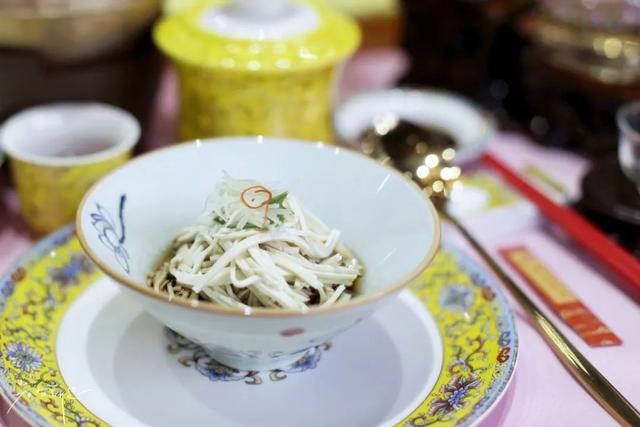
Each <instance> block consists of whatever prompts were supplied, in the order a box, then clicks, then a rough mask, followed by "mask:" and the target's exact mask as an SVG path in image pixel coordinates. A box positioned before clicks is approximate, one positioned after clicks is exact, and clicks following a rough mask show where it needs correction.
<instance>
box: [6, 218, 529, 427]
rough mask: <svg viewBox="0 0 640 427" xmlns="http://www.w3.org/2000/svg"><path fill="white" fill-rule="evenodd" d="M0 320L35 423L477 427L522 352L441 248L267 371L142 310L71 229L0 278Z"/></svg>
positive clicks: (469, 269) (480, 275)
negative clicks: (345, 326) (348, 325)
mask: <svg viewBox="0 0 640 427" xmlns="http://www.w3.org/2000/svg"><path fill="white" fill-rule="evenodd" d="M0 313H1V317H0V390H1V391H2V394H3V395H4V397H5V398H6V399H7V400H8V401H9V404H10V405H11V409H10V410H12V411H16V412H17V413H19V414H20V415H21V416H22V417H23V418H24V420H25V421H27V422H28V423H29V424H32V425H38V426H59V425H78V426H101V425H109V424H112V425H178V423H179V424H181V425H198V424H200V425H202V424H203V423H206V424H207V425H221V426H227V425H229V426H230V425H280V426H286V425H305V426H313V425H318V426H321V425H341V426H349V425H353V426H362V425H379V424H380V423H381V422H382V425H398V426H427V425H438V426H448V425H473V424H477V423H478V422H479V421H480V420H481V419H483V418H484V416H486V415H487V414H488V412H489V411H490V410H491V408H492V407H493V406H494V405H495V404H496V403H497V402H498V401H499V399H500V397H501V396H502V395H503V394H504V392H505V390H506V388H507V386H508V384H509V381H510V379H511V377H512V375H513V372H514V369H515V364H516V358H517V352H518V337H517V333H516V329H515V324H514V319H513V314H512V312H511V310H510V309H509V307H508V305H507V303H506V300H505V298H504V296H503V295H502V293H501V292H500V290H499V289H498V288H497V286H496V284H495V283H494V282H493V280H492V279H491V278H490V276H488V275H487V274H486V273H485V272H484V271H483V270H482V269H481V268H480V267H479V266H478V265H476V264H475V263H474V262H472V261H471V260H469V259H468V258H467V257H465V256H464V255H462V254H461V253H460V252H459V251H458V250H456V249H454V248H450V247H445V248H444V249H443V250H442V251H441V252H440V253H439V254H438V256H437V257H436V259H435V260H434V262H433V264H432V265H431V267H430V268H429V269H428V271H427V272H426V273H425V274H424V276H423V277H422V278H421V280H420V281H419V282H418V283H416V284H415V285H413V287H412V288H411V290H410V291H405V292H404V293H402V294H401V295H400V297H399V298H398V299H397V300H396V301H394V302H392V303H390V304H389V305H388V306H387V307H385V308H383V309H381V310H380V311H379V312H378V313H376V314H375V315H374V316H373V318H371V319H369V320H367V321H365V322H362V323H361V324H359V325H357V326H356V327H354V329H353V330H352V331H349V332H347V333H345V334H344V336H340V337H338V338H336V339H335V341H334V342H332V343H325V344H323V345H321V346H318V347H316V348H313V349H311V350H310V351H308V352H307V353H306V354H305V355H304V356H303V357H302V358H301V359H300V360H299V361H298V362H296V363H295V364H294V365H292V366H291V367H289V368H287V369H282V370H275V371H270V372H253V371H238V370H233V369H229V368H226V367H224V366H222V365H219V364H218V363H217V362H215V361H214V360H212V359H211V358H209V357H208V355H207V354H206V353H205V352H204V351H202V350H201V349H200V348H199V347H198V346H197V345H195V344H193V343H191V342H189V341H188V340H186V339H185V338H183V337H181V336H179V335H177V334H175V333H174V332H172V331H170V330H168V329H165V328H164V327H162V326H161V325H160V324H158V322H157V321H155V320H154V319H152V318H151V317H149V316H147V315H146V314H144V313H142V311H141V310H140V308H139V307H137V306H136V305H134V304H132V303H131V302H129V300H127V299H126V298H124V297H122V296H121V295H120V294H119V291H118V290H117V288H116V286H115V285H114V284H112V283H111V282H110V281H109V279H107V278H106V277H104V276H103V275H102V274H101V273H100V272H99V271H98V270H97V269H96V268H95V266H94V265H93V264H92V263H91V262H90V261H89V260H88V259H87V258H86V257H85V256H84V254H83V253H82V250H81V248H80V245H79V243H78V241H77V239H76V238H75V235H74V230H73V228H71V227H68V228H65V229H62V230H60V231H58V232H56V233H55V234H53V235H51V236H49V237H47V238H46V239H44V240H43V241H42V242H40V243H39V244H38V245H37V246H36V247H35V248H34V249H33V250H32V251H30V252H29V253H28V254H27V255H26V257H25V258H23V259H22V260H21V261H20V262H19V263H18V264H17V265H16V266H15V267H14V268H12V269H11V270H10V271H9V272H7V274H6V276H4V277H3V278H2V279H1V280H0ZM429 313H430V315H429Z"/></svg>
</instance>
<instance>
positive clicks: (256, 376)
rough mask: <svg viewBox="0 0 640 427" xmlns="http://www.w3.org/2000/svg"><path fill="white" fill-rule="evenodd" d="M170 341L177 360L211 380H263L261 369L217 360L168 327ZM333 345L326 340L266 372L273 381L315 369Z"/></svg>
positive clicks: (256, 381) (171, 351)
mask: <svg viewBox="0 0 640 427" xmlns="http://www.w3.org/2000/svg"><path fill="white" fill-rule="evenodd" d="M166 334H167V338H168V339H169V345H168V346H167V350H168V351H169V353H171V354H176V355H179V356H180V357H179V358H178V361H179V362H180V363H181V364H182V365H184V366H186V367H193V368H195V370H196V371H198V372H199V373H200V374H201V375H203V376H204V377H206V378H208V379H209V380H210V381H243V380H244V382H245V383H246V384H251V385H260V384H262V382H263V381H262V376H261V373H260V372H259V371H243V370H239V369H235V368H230V367H228V366H225V365H223V364H222V363H220V362H218V361H216V360H215V359H213V358H212V357H211V355H210V354H209V353H208V352H207V351H206V350H205V349H204V348H202V347H201V346H200V345H198V344H196V343H194V342H193V341H191V340H189V339H188V338H185V337H183V336H182V335H180V334H178V333H176V332H175V331H172V330H171V329H169V328H167V329H166ZM330 348H331V343H329V342H326V343H324V344H322V345H318V346H315V347H312V348H310V349H309V350H307V351H306V352H304V354H303V355H302V357H301V358H300V359H298V361H296V362H294V363H293V364H291V365H290V366H289V367H287V368H284V369H273V370H270V371H268V372H264V374H266V375H267V377H268V378H269V379H270V380H271V381H274V382H275V381H282V380H284V379H285V378H287V374H295V373H299V372H304V371H307V370H309V369H315V368H316V366H318V362H319V361H320V357H321V356H322V352H323V351H327V350H329V349H330Z"/></svg>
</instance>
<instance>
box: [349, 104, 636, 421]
mask: <svg viewBox="0 0 640 427" xmlns="http://www.w3.org/2000/svg"><path fill="white" fill-rule="evenodd" d="M373 124H374V126H373V128H372V129H370V130H368V131H367V132H366V133H365V134H364V135H363V138H362V141H363V142H362V147H361V148H362V150H363V151H364V152H365V153H367V154H369V155H371V156H373V157H375V158H377V159H378V160H381V161H385V160H391V162H392V163H393V164H394V165H395V166H396V167H397V168H398V169H399V170H401V171H403V172H404V173H405V174H406V175H407V176H409V177H410V178H412V179H414V180H415V181H416V182H417V183H418V184H419V185H420V186H421V187H422V188H423V189H424V190H425V192H426V193H427V194H429V196H431V200H432V201H433V202H434V204H435V205H436V207H437V208H438V212H439V213H440V214H441V215H442V217H444V218H446V219H448V220H449V222H451V224H453V225H454V226H455V227H456V228H457V229H458V230H459V231H460V233H461V234H462V235H463V236H464V237H465V238H466V239H467V241H468V242H469V243H470V244H471V246H473V248H474V249H475V250H476V251H477V252H478V253H479V254H480V256H481V257H482V258H483V259H484V261H485V262H486V263H487V264H488V265H489V266H490V267H491V268H492V269H493V271H494V272H495V273H496V275H497V276H498V277H499V278H500V280H502V282H503V283H504V285H505V287H506V288H507V290H508V291H509V293H511V296H513V298H514V299H515V300H516V301H517V302H518V304H520V306H521V307H522V308H523V309H524V311H525V312H526V313H527V315H528V316H529V319H530V320H531V323H532V324H533V326H534V327H535V328H536V329H537V330H538V332H539V333H540V335H542V337H543V338H544V339H545V341H546V342H547V344H548V345H549V347H551V349H552V350H553V352H554V353H555V355H556V356H557V357H558V359H560V361H561V362H562V364H563V365H564V366H565V367H566V368H567V369H568V370H569V372H570V373H571V374H572V375H573V377H574V378H575V379H576V380H578V382H579V383H580V384H581V385H582V386H583V387H584V389H585V390H586V391H587V392H588V393H589V394H590V395H591V397H593V398H594V399H595V400H596V401H597V402H598V403H599V404H600V405H601V406H602V407H603V408H604V409H605V410H606V411H607V412H609V414H611V416H612V417H613V418H615V420H616V421H618V422H619V423H620V424H621V425H624V426H630V427H633V426H640V413H639V412H638V410H637V409H636V408H634V407H633V405H631V403H629V401H628V400H627V399H625V397H624V396H623V395H622V394H621V393H620V392H619V391H618V390H617V389H616V388H615V387H614V386H613V385H612V384H611V383H610V382H609V381H607V379H606V378H605V377H604V376H603V375H602V374H601V373H600V372H599V371H598V369H596V367H595V366H593V365H592V364H591V363H590V362H589V360H588V359H587V358H586V357H585V356H584V355H583V354H582V353H580V351H578V349H577V348H575V347H574V346H573V344H571V342H570V341H569V340H568V339H567V338H566V337H565V336H564V335H563V334H562V333H561V332H560V331H559V330H558V328H557V327H556V326H555V325H554V324H553V323H552V322H551V321H550V320H549V318H548V317H547V316H546V315H545V314H544V313H543V312H542V311H541V310H540V308H538V306H537V305H536V304H535V303H534V302H533V301H532V300H531V299H529V297H528V296H527V295H526V294H525V293H524V292H522V290H520V288H519V287H518V285H516V283H515V282H514V281H513V280H511V278H510V277H509V276H508V275H507V273H505V271H504V270H503V269H502V267H500V266H499V265H498V264H497V263H496V261H495V260H494V259H493V258H492V256H491V255H490V254H489V253H488V252H487V251H486V250H485V249H484V248H483V247H482V245H481V244H480V243H479V242H478V241H477V240H476V239H475V238H474V237H473V236H472V235H471V233H470V232H469V231H468V230H467V228H466V227H465V226H464V225H463V224H462V223H461V222H460V221H458V220H457V219H456V218H455V217H454V216H452V215H450V214H449V213H447V210H446V202H447V200H448V199H449V197H450V195H451V192H452V189H454V187H455V185H456V182H457V180H458V178H459V177H460V173H461V171H460V168H458V167H457V166H454V165H453V163H452V161H453V160H454V158H455V154H456V151H455V150H456V146H455V141H454V140H453V139H451V138H449V139H448V140H447V138H445V137H443V135H442V132H441V131H439V130H437V129H427V128H420V127H418V126H416V125H414V124H411V123H408V122H403V121H401V120H399V119H398V118H397V117H395V116H393V115H388V116H384V117H380V118H378V119H376V120H375V121H374V123H373ZM445 136H446V135H445Z"/></svg>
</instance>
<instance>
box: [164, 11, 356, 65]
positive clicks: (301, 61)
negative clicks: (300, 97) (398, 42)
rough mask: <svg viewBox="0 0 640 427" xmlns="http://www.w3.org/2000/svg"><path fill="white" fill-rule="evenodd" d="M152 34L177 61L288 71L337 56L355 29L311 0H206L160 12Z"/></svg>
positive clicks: (351, 45) (348, 46)
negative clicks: (172, 11)
mask: <svg viewBox="0 0 640 427" xmlns="http://www.w3.org/2000/svg"><path fill="white" fill-rule="evenodd" d="M154 39H155V42H156V44H157V45H158V47H159V48H160V49H161V50H162V51H164V52H165V53H166V54H167V55H168V56H169V57H171V58H172V59H173V60H175V61H177V62H181V63H187V64H190V65H196V66H202V67H210V68H220V69H223V70H229V71H247V72H287V71H299V70H304V69H310V68H320V67H325V66H330V65H332V64H335V63H338V62H340V61H341V60H342V59H344V58H345V57H346V56H348V55H350V54H351V53H352V52H353V51H354V50H355V49H356V48H357V46H358V44H359V42H360V30H359V28H358V26H357V24H356V23H355V22H354V21H353V20H352V19H350V18H348V17H346V16H344V15H342V14H340V13H339V12H336V11H334V10H333V9H331V8H329V7H327V6H326V5H324V4H322V3H320V2H317V1H314V0H291V1H287V0H268V1H265V0H235V1H229V0H206V1H199V2H197V3H196V4H195V5H194V6H192V7H190V8H189V9H187V10H184V11H182V12H180V13H177V14H174V15H170V16H165V17H164V18H162V19H161V20H160V21H159V22H158V23H157V24H156V26H155V28H154Z"/></svg>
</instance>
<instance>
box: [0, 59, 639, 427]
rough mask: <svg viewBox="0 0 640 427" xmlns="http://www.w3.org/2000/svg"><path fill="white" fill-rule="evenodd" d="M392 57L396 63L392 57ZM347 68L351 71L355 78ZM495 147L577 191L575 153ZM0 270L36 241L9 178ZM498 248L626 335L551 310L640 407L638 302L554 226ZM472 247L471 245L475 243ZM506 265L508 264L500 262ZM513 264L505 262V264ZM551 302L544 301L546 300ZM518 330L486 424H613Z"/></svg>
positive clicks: (165, 110)
mask: <svg viewBox="0 0 640 427" xmlns="http://www.w3.org/2000/svg"><path fill="white" fill-rule="evenodd" d="M376 59H377V60H379V61H380V60H382V61H383V62H384V63H385V64H387V71H388V72H387V78H386V79H382V78H380V74H377V75H376V77H375V78H372V80H371V81H370V82H369V84H368V85H366V84H364V83H363V81H362V76H363V75H366V73H363V71H362V70H363V67H364V68H368V69H370V68H371V67H370V64H371V62H372V61H373V62H375V60H376ZM394 64H395V65H394ZM404 65H405V62H404V59H403V57H402V55H399V54H398V53H397V52H377V53H370V54H366V55H362V56H360V57H359V58H357V59H356V61H354V63H352V64H351V66H350V67H349V68H348V69H347V73H346V79H347V85H346V86H347V90H345V92H350V91H349V90H348V88H350V87H352V86H349V84H348V82H349V81H350V79H351V81H354V80H356V81H357V82H358V85H357V86H354V87H357V88H358V89H361V88H364V87H366V88H368V89H372V88H379V87H385V86H389V85H390V84H392V82H393V80H394V78H395V76H397V75H398V74H399V73H400V72H401V71H402V68H403V67H404ZM350 76H353V77H352V78H350ZM164 89H165V90H164V91H163V92H162V93H160V94H159V102H158V111H157V115H158V120H157V126H156V127H155V128H154V129H153V130H152V132H153V133H154V135H157V138H151V139H153V140H154V141H157V144H154V146H155V145H164V144H165V143H167V142H169V141H171V140H172V139H173V138H172V137H171V136H170V135H171V129H172V127H171V126H170V125H167V123H171V120H170V119H169V120H167V117H169V118H170V117H175V96H174V91H175V79H174V78H173V76H172V75H171V74H168V75H167V79H166V81H165V84H164ZM490 149H491V150H492V151H493V152H495V153H496V154H498V155H499V156H500V157H502V158H503V159H504V160H505V161H507V162H508V163H510V164H511V165H512V166H513V167H515V168H517V169H519V168H521V167H522V166H523V165H524V163H525V162H530V163H535V164H536V165H537V166H538V167H540V168H541V169H543V170H544V171H545V172H546V173H548V174H549V175H550V176H552V177H553V178H554V179H556V180H558V181H559V182H560V183H562V184H563V185H564V186H565V187H566V189H567V191H568V193H569V194H572V195H575V194H577V192H578V191H579V185H578V183H579V180H580V177H581V176H582V173H583V172H584V169H585V165H586V163H585V162H584V161H583V160H582V159H580V158H578V157H576V156H573V155H571V154H567V153H562V152H556V151H551V150H547V149H544V148H540V147H537V146H535V145H533V144H531V143H530V142H528V141H526V140H525V139H523V138H521V137H518V136H517V135H508V134H500V135H498V137H497V138H496V140H495V141H494V142H493V143H492V145H491V147H490ZM0 185H1V186H0V196H1V199H0V273H4V272H5V271H6V270H7V269H8V268H9V267H10V265H11V264H12V263H13V262H14V261H15V260H16V259H17V258H18V257H19V256H20V255H21V254H22V253H24V252H25V251H27V250H28V249H29V248H30V246H31V245H33V244H34V242H35V238H34V237H33V236H30V235H29V232H28V230H27V229H26V227H24V225H23V224H22V222H21V220H20V218H19V216H18V214H17V201H16V200H15V194H14V193H13V191H12V190H11V189H9V188H8V184H7V183H6V182H2V183H0ZM444 236H445V239H446V240H448V241H449V242H452V243H454V244H457V245H459V246H461V247H467V248H468V245H467V244H466V243H465V242H464V241H463V240H462V239H461V238H460V236H459V235H458V234H457V233H456V232H455V231H454V230H452V229H450V228H448V227H446V226H445V228H444ZM484 243H485V244H486V245H487V246H488V247H489V248H491V249H492V250H493V252H494V254H495V255H496V257H497V256H498V255H497V249H498V248H500V247H501V246H503V245H515V244H525V245H527V246H528V247H529V248H530V249H531V250H532V251H533V252H534V253H535V254H536V255H537V256H538V257H539V258H540V259H541V260H542V261H543V262H544V263H545V264H546V265H547V266H548V267H549V268H550V269H552V270H553V271H554V273H555V274H556V275H557V276H558V277H559V278H560V279H561V280H563V281H564V282H565V283H566V284H567V285H568V286H569V287H570V288H571V289H572V290H573V292H575V294H576V295H577V296H578V297H579V298H580V299H582V301H584V302H585V303H586V305H587V306H589V307H590V308H591V309H592V310H593V311H594V312H595V313H596V315H597V316H598V317H600V318H601V319H602V320H603V321H604V323H605V324H607V325H608V326H609V327H610V328H611V329H612V330H613V331H614V332H615V333H616V334H617V335H618V336H619V337H620V338H621V339H622V340H623V341H624V344H623V345H622V346H619V347H603V348H596V349H592V348H589V347H588V346H587V345H586V344H585V343H584V342H583V341H582V340H581V339H580V338H579V337H578V336H577V335H575V334H574V333H573V331H571V330H570V329H569V328H567V327H566V326H565V325H564V324H563V323H562V322H561V321H560V320H559V319H557V317H555V316H554V315H553V314H551V313H549V312H548V310H547V312H548V313H549V314H550V317H551V318H552V319H554V320H555V321H556V323H557V324H558V325H559V326H560V328H561V329H562V331H563V332H564V333H565V334H566V335H567V336H568V337H569V338H570V339H571V340H572V342H573V343H574V344H575V345H576V346H577V347H578V348H579V349H580V350H581V351H583V352H584V353H585V354H586V355H587V357H589V359H590V360H591V362H592V363H593V364H594V365H595V366H596V367H597V368H598V369H600V370H601V371H602V372H603V374H604V375H605V376H606V377H607V378H608V379H609V380H610V381H611V382H612V383H613V384H614V385H615V386H616V387H618V388H619V390H620V391H621V392H622V393H623V394H624V395H625V396H626V397H627V398H628V399H629V400H630V401H631V403H632V404H634V405H635V406H636V407H640V374H639V373H638V371H637V364H638V361H639V360H640V333H638V330H637V329H638V325H640V308H639V307H638V306H637V305H636V304H635V303H634V302H632V301H631V300H630V299H629V298H628V297H626V296H625V295H624V294H623V293H621V292H620V291H619V290H618V289H617V288H616V287H615V286H614V284H613V282H612V281H611V280H612V279H611V278H609V277H607V275H606V273H604V272H600V271H598V270H597V267H596V266H597V263H595V262H593V260H590V259H588V258H587V257H585V256H584V254H582V253H581V252H580V251H579V250H578V249H576V248H574V247H572V246H571V244H570V243H566V242H563V238H562V236H561V235H558V236H554V235H553V233H552V230H551V229H550V228H549V227H545V226H541V227H532V228H531V229H527V230H524V231H521V232H518V233H513V234H510V235H509V236H503V237H498V238H491V239H490V240H488V241H485V242H484ZM470 252H471V251H470ZM503 265H504V264H503ZM507 268H508V267H507ZM512 277H514V278H515V279H516V281H517V282H518V283H520V284H521V287H522V288H523V289H524V290H525V291H526V292H527V293H528V294H529V295H530V296H531V298H532V299H534V300H536V301H537V302H539V303H540V305H541V306H544V305H543V303H542V301H540V300H539V298H538V297H537V296H536V295H534V294H533V293H532V292H531V290H530V289H529V287H528V286H527V285H526V284H525V283H524V282H523V281H522V280H521V279H520V278H519V277H518V275H516V274H513V276H512ZM545 308H546V307H545ZM516 313H517V319H516V321H517V324H518V331H519V335H520V350H519V361H518V366H517V369H516V373H515V378H514V380H513V382H512V385H511V387H510V388H509V390H508V391H507V393H506V395H505V397H504V399H503V400H502V401H501V402H500V404H499V405H498V406H497V407H496V408H495V410H494V411H493V412H492V413H491V414H490V415H489V417H488V418H487V419H486V420H485V421H484V422H483V424H482V425H483V426H486V427H488V426H498V425H502V426H519V427H526V426H532V427H533V426H536V427H537V426H541V425H597V426H607V425H616V423H615V422H614V421H613V419H612V418H611V417H610V416H609V415H608V414H607V413H606V412H605V411H604V410H603V409H602V408H601V407H600V406H599V405H598V404H597V403H595V401H593V400H592V399H591V398H590V397H589V395H588V394H587V393H586V392H585V391H584V390H583V389H582V388H581V387H580V385H578V383H577V382H575V381H574V380H573V378H572V377H571V376H570V375H569V374H568V373H567V372H566V371H565V370H564V368H563V367H562V365H561V364H560V362H558V360H557V359H556V358H555V357H554V355H553V354H552V352H551V351H550V350H549V349H548V347H547V346H546V344H545V343H544V341H543V340H542V338H540V336H538V334H537V333H536V332H535V331H534V330H533V328H532V327H531V326H530V325H529V324H528V323H527V321H526V320H525V319H524V317H523V316H522V315H521V314H520V313H519V309H517V308H516ZM3 422H4V424H6V425H8V426H10V427H14V426H16V427H18V426H24V425H25V423H24V422H23V421H21V420H20V418H19V417H18V416H17V415H16V414H14V413H11V411H10V410H9V405H8V404H7V403H6V402H5V403H0V425H2V424H3Z"/></svg>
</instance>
